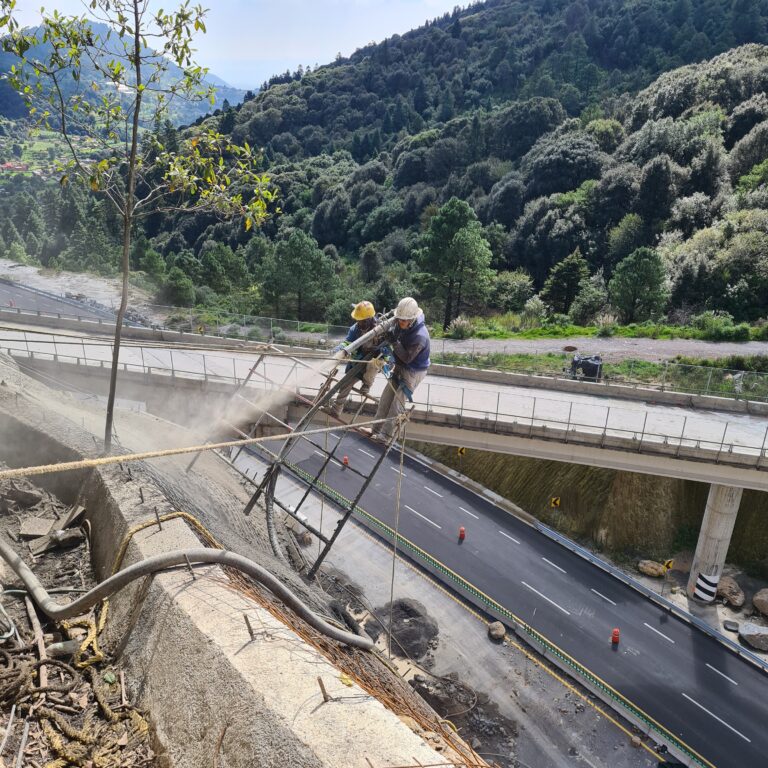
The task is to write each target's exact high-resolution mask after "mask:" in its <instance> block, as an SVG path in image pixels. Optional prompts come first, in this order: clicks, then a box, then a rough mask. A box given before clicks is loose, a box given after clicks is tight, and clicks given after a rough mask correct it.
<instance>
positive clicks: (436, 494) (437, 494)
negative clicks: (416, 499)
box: [424, 485, 443, 499]
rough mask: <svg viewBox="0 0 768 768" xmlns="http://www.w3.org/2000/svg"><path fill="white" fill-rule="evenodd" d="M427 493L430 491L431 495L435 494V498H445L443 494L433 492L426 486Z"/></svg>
mask: <svg viewBox="0 0 768 768" xmlns="http://www.w3.org/2000/svg"><path fill="white" fill-rule="evenodd" d="M424 490H425V491H429V492H430V493H434V494H435V496H439V497H440V498H441V499H442V498H443V494H442V493H438V492H437V491H433V490H432V489H431V488H428V487H427V486H426V485H425V486H424Z"/></svg>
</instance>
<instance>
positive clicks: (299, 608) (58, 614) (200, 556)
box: [0, 537, 373, 651]
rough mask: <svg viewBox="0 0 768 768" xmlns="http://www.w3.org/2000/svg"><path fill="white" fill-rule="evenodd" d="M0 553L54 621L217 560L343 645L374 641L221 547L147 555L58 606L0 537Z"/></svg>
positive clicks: (365, 647)
mask: <svg viewBox="0 0 768 768" xmlns="http://www.w3.org/2000/svg"><path fill="white" fill-rule="evenodd" d="M0 555H1V556H2V557H3V559H4V560H5V561H6V562H7V563H8V565H10V566H11V568H13V570H14V572H15V573H16V575H17V576H18V577H19V578H20V579H21V580H22V582H23V583H24V586H25V587H26V588H27V589H28V590H29V594H30V595H31V596H32V599H33V600H34V601H35V603H36V604H37V605H38V606H39V607H40V609H41V610H42V611H43V612H44V613H45V614H46V615H47V616H48V617H50V618H51V619H53V620H54V621H61V620H62V619H68V618H71V617H72V616H78V615H80V614H81V613H83V612H84V611H87V610H88V609H89V608H91V607H93V606H94V605H96V604H97V603H98V602H100V601H101V600H104V599H105V598H107V597H109V596H110V595H113V594H114V593H115V592H117V591H119V590H120V589H122V588H123V587H125V586H127V585H128V584H130V583H131V582H132V581H135V580H136V579H140V578H142V577H143V576H149V575H151V574H153V573H156V572H157V571H162V570H164V569H166V568H171V567H173V566H177V565H186V564H187V562H189V563H190V564H191V563H218V564H219V565H223V566H227V567H229V568H235V569H236V570H238V571H242V572H243V573H245V574H247V575H248V576H250V577H251V578H253V579H254V580H255V581H257V582H258V583H259V584H262V585H263V586H265V587H266V588H267V589H269V591H270V592H272V594H274V595H275V596H276V597H279V598H280V600H282V601H283V603H285V605H287V606H288V607H289V608H291V609H292V610H293V611H295V612H296V613H297V614H298V615H299V616H300V617H301V618H302V619H304V621H306V622H307V624H309V625H310V626H311V627H314V628H315V629H316V630H317V631H318V632H322V633H323V634H324V635H327V636H328V637H330V638H331V639H332V640H337V641H338V642H340V643H344V644H345V645H351V646H354V647H355V648H362V649H363V650H366V651H370V650H372V649H373V641H372V640H371V639H370V638H365V637H360V636H359V635H355V634H353V633H352V632H346V631H344V630H342V629H338V628H337V627H334V626H332V625H331V624H329V623H328V622H326V621H324V620H323V619H321V618H320V617H319V616H317V615H316V614H315V613H313V612H312V611H311V610H310V609H309V608H308V607H307V606H306V605H305V604H304V603H303V602H301V600H299V598H298V597H297V596H296V595H294V593H293V592H291V591H290V590H289V589H288V588H287V587H286V586H285V585H284V584H283V583H282V582H281V581H279V580H278V579H277V578H276V577H275V576H273V575H272V574H271V573H270V572H269V571H267V570H266V569H265V568H262V567H261V566H260V565H257V564H256V563H254V562H253V561H252V560H248V559H247V558H245V557H242V556H241V555H237V554H235V553H234V552H227V551H226V550H221V549H205V548H200V549H182V550H177V551H175V552H166V553H164V554H162V555H155V556H154V557H148V558H147V559H146V560H142V561H141V562H138V563H134V564H133V565H129V566H128V567H127V568H124V569H123V570H122V571H119V572H118V573H116V574H115V575H114V576H110V577H109V578H108V579H105V580H104V581H102V582H101V584H98V585H97V586H96V587H94V588H93V589H92V590H91V591H90V592H87V593H86V594H84V595H83V596H82V597H78V598H77V600H74V601H73V602H71V603H67V604H66V605H61V604H60V603H58V602H56V600H54V599H53V598H52V597H51V596H50V595H49V594H48V592H46V590H45V588H44V587H43V585H42V584H41V583H40V582H39V581H38V579H37V577H36V576H35V574H34V573H32V571H31V570H30V569H29V567H28V566H27V564H26V563H25V562H24V561H23V560H22V559H21V558H20V557H19V555H18V554H16V552H15V551H14V550H13V548H12V547H11V546H10V545H9V544H8V543H7V542H6V541H4V539H3V537H0Z"/></svg>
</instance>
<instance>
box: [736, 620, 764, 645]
mask: <svg viewBox="0 0 768 768" xmlns="http://www.w3.org/2000/svg"><path fill="white" fill-rule="evenodd" d="M739 639H740V640H743V641H744V642H745V643H747V645H751V646H752V647H753V648H757V650H758V651H768V627H762V626H760V625H759V624H753V623H752V622H751V621H745V622H744V623H743V624H742V625H741V626H740V627H739Z"/></svg>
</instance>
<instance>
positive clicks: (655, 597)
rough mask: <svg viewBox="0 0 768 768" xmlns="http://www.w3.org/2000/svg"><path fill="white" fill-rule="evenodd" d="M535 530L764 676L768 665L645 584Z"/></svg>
mask: <svg viewBox="0 0 768 768" xmlns="http://www.w3.org/2000/svg"><path fill="white" fill-rule="evenodd" d="M535 526H536V529H537V530H538V531H539V532H540V533H542V534H544V536H546V537H547V538H550V539H552V541H556V542H557V543H558V544H560V545H561V546H563V547H565V548H566V549H568V550H570V551H571V552H573V553H574V554H576V555H578V556H579V557H582V558H584V559H585V560H587V561H588V562H590V563H592V565H595V566H597V567H598V568H600V569H601V570H603V571H605V572H606V573H610V574H611V576H613V577H614V578H616V579H618V580H619V581H622V582H624V584H626V585H627V586H629V587H631V588H632V589H634V590H636V591H637V592H640V594H642V595H644V596H645V597H647V598H648V599H649V600H652V601H653V602H654V603H656V604H657V605H659V606H661V607H662V608H663V609H664V610H666V611H668V612H669V613H673V614H674V615H675V616H677V617H678V618H679V619H682V620H683V621H686V622H688V623H689V624H693V625H694V626H695V627H696V628H697V629H700V630H701V631H702V632H704V634H706V635H709V636H710V637H712V638H714V639H715V640H717V641H718V642H720V643H722V644H723V645H724V646H726V647H727V648H728V649H729V650H730V651H732V652H733V653H735V654H737V655H738V656H741V658H743V659H746V660H747V661H749V662H751V663H752V664H754V665H755V666H756V667H758V668H759V669H761V670H762V671H763V672H766V673H768V661H765V660H764V659H761V658H760V657H759V656H758V655H757V654H755V653H752V652H751V651H750V650H749V649H747V648H744V647H743V646H742V645H739V643H736V642H734V641H733V640H731V638H730V637H726V636H725V635H724V634H722V633H721V632H718V631H717V630H716V629H714V627H711V626H710V625H709V624H707V622H706V621H702V619H700V618H698V617H697V616H694V615H693V614H691V613H688V611H686V610H685V609H684V608H682V607H680V606H679V605H677V604H676V603H673V602H672V601H671V600H668V599H667V598H666V597H664V596H663V595H660V594H659V593H658V592H655V591H654V590H652V589H650V588H649V587H646V586H645V584H643V583H641V582H639V581H637V579H633V578H632V577H631V576H629V575H628V574H626V573H624V572H623V571H621V570H619V569H618V568H616V567H615V566H613V565H611V564H610V563H607V562H606V561H605V560H602V559H601V558H599V557H597V555H595V554H593V553H592V552H590V551H589V550H588V549H584V548H583V547H580V546H579V545H578V544H576V543H575V542H573V541H571V540H570V539H569V538H567V537H566V536H563V535H562V534H560V533H558V532H557V531H555V530H553V529H552V528H549V527H548V526H546V525H544V523H540V522H538V521H536V523H535Z"/></svg>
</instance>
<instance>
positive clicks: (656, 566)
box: [637, 560, 667, 579]
mask: <svg viewBox="0 0 768 768" xmlns="http://www.w3.org/2000/svg"><path fill="white" fill-rule="evenodd" d="M637 570H638V571H640V573H644V574H645V575H646V576H653V577H655V578H657V579H663V578H664V574H665V573H666V572H667V571H666V569H665V568H664V566H663V565H662V564H661V563H657V562H656V561H655V560H641V561H640V562H639V563H638V564H637Z"/></svg>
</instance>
